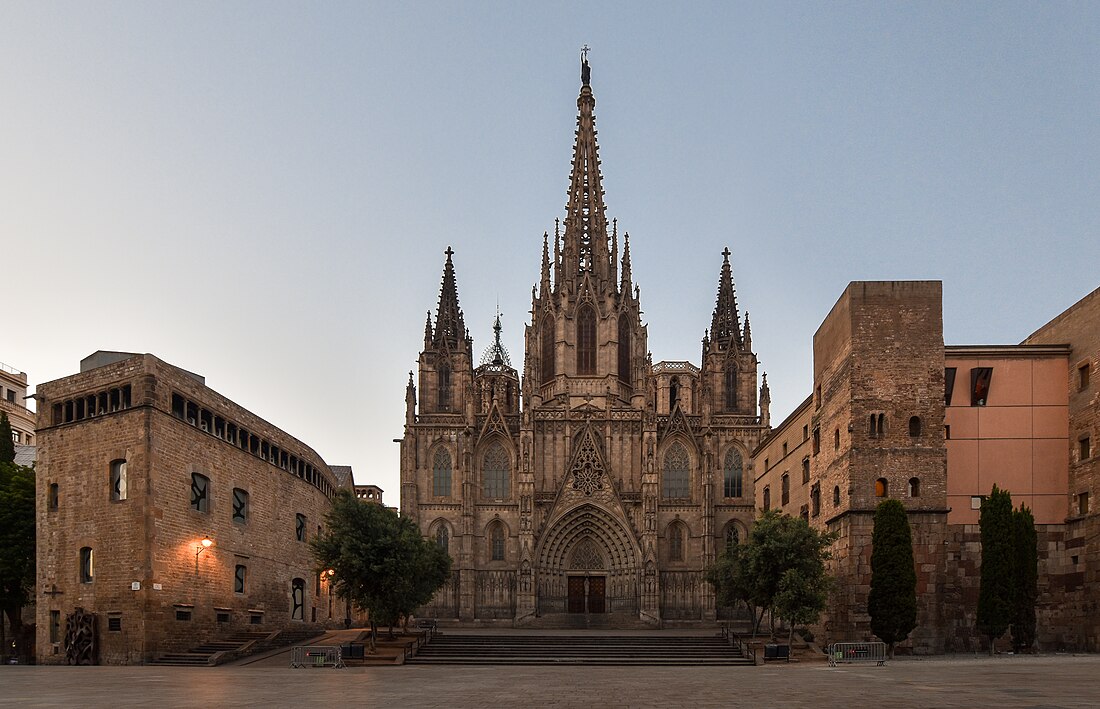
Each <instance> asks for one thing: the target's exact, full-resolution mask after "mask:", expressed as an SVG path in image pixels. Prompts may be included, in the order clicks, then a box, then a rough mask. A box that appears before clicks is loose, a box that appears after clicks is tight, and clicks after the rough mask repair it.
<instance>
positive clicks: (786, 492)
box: [782, 473, 791, 505]
mask: <svg viewBox="0 0 1100 709" xmlns="http://www.w3.org/2000/svg"><path fill="white" fill-rule="evenodd" d="M782 483H783V489H782V492H783V502H782V504H784V505H786V504H788V503H789V502H790V501H791V476H790V475H787V474H786V473H783V479H782Z"/></svg>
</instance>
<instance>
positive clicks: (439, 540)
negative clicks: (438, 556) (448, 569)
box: [435, 522, 451, 554]
mask: <svg viewBox="0 0 1100 709" xmlns="http://www.w3.org/2000/svg"><path fill="white" fill-rule="evenodd" d="M435 543H436V545H437V546H438V547H439V548H440V549H442V550H443V551H444V552H445V553H447V554H450V553H451V549H450V547H451V533H450V531H449V530H448V529H447V525H446V524H445V523H443V522H440V523H439V526H438V527H436V528H435Z"/></svg>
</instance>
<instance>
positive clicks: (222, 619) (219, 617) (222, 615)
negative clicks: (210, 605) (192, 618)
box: [214, 611, 229, 623]
mask: <svg viewBox="0 0 1100 709" xmlns="http://www.w3.org/2000/svg"><path fill="white" fill-rule="evenodd" d="M214 622H215V623H228V622H229V611H217V612H216V613H215V614H214Z"/></svg>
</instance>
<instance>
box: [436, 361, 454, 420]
mask: <svg viewBox="0 0 1100 709" xmlns="http://www.w3.org/2000/svg"><path fill="white" fill-rule="evenodd" d="M436 393H437V394H438V396H439V410H440V411H450V410H451V367H450V365H449V364H447V362H446V360H444V361H443V362H441V363H440V365H439V387H438V391H437V392H436Z"/></svg>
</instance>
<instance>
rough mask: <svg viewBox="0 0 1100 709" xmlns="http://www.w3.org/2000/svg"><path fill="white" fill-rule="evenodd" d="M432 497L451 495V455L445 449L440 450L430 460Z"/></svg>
mask: <svg viewBox="0 0 1100 709" xmlns="http://www.w3.org/2000/svg"><path fill="white" fill-rule="evenodd" d="M432 495H434V496H435V497H450V495H451V454H450V453H448V452H447V449H446V448H440V449H439V450H437V451H436V452H435V457H434V458H433V459H432Z"/></svg>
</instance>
